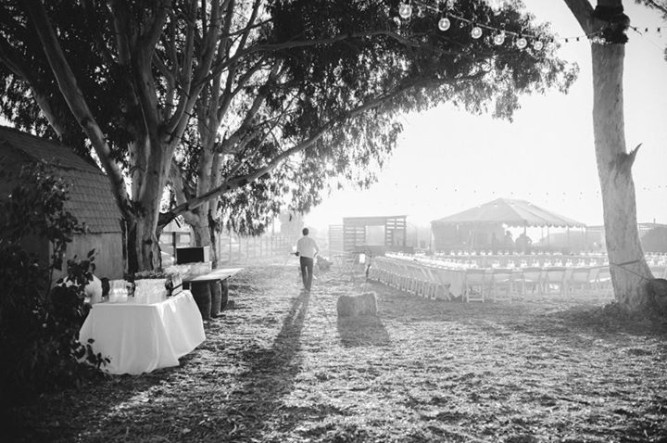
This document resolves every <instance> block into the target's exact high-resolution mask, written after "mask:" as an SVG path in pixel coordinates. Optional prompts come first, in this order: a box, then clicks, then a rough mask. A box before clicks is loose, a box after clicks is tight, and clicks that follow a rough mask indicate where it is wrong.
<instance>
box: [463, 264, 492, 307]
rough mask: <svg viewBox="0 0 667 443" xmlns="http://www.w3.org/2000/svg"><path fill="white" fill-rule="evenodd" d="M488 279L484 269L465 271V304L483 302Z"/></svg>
mask: <svg viewBox="0 0 667 443" xmlns="http://www.w3.org/2000/svg"><path fill="white" fill-rule="evenodd" d="M489 281H490V279H489V277H488V276H487V272H486V270H485V269H467V270H466V276H465V299H466V302H471V301H482V302H483V301H484V295H485V294H486V292H487V291H488V284H489Z"/></svg>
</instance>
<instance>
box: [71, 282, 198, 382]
mask: <svg viewBox="0 0 667 443" xmlns="http://www.w3.org/2000/svg"><path fill="white" fill-rule="evenodd" d="M90 339H92V340H93V341H92V342H91V343H90V345H91V347H92V350H93V351H94V352H95V353H96V354H97V353H100V354H101V355H102V357H106V358H108V359H109V363H108V364H106V365H103V366H102V369H103V370H104V371H106V372H108V373H110V374H141V373H144V372H151V371H154V370H156V369H160V368H166V367H172V366H178V365H179V362H178V359H179V358H181V357H183V356H184V355H186V354H188V353H190V352H191V351H192V350H194V349H195V348H196V347H197V346H199V345H200V344H201V343H202V342H203V341H204V340H205V339H206V336H205V334H204V325H203V321H202V317H201V314H200V312H199V309H198V308H197V304H196V303H195V301H194V298H193V297H192V294H191V293H190V291H187V290H184V291H181V292H180V293H179V294H177V295H174V296H172V297H168V298H166V297H164V298H162V299H159V300H144V301H141V300H134V301H133V300H131V298H130V301H124V302H120V303H118V302H116V303H114V302H104V303H97V304H94V305H93V306H92V309H91V311H90V313H89V314H88V317H87V318H86V320H85V321H84V323H83V326H82V327H81V330H80V331H79V341H80V342H81V343H83V344H84V345H85V344H87V343H88V340H90Z"/></svg>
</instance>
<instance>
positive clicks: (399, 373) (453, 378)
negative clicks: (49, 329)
mask: <svg viewBox="0 0 667 443" xmlns="http://www.w3.org/2000/svg"><path fill="white" fill-rule="evenodd" d="M230 289H231V290H230V294H231V295H230V300H231V301H232V303H231V306H230V307H229V309H228V310H227V311H225V313H224V315H223V317H221V318H218V319H215V320H212V321H210V322H207V324H206V335H207V340H206V341H205V342H204V343H203V344H202V345H201V346H200V347H199V348H197V349H196V350H195V351H194V352H193V353H191V354H190V355H188V356H186V357H185V358H183V359H182V360H181V366H180V367H177V368H170V369H164V370H159V371H155V372H153V373H151V374H145V375H142V376H120V377H118V376H116V377H109V376H107V377H104V378H102V379H101V380H96V381H94V382H90V383H89V384H86V385H84V386H83V387H81V388H80V389H78V390H72V391H68V392H59V393H54V394H51V395H48V396H44V397H43V398H42V399H41V400H40V401H39V402H38V403H37V404H34V405H29V406H25V407H22V408H20V409H17V411H16V413H17V417H18V418H16V419H15V420H14V432H13V435H14V436H15V437H16V440H17V441H30V442H32V441H54V442H55V441H62V442H116V441H131V442H185V441H187V442H276V443H277V442H309V441H312V442H431V441H433V442H447V441H452V442H515V443H519V442H651V441H667V377H666V375H665V374H666V373H667V341H666V340H665V339H666V337H667V331H666V330H665V328H664V327H658V326H656V325H654V324H650V323H649V322H642V321H636V320H633V321H630V322H625V321H624V320H623V319H622V318H620V316H619V314H618V313H617V312H616V310H615V309H614V308H613V306H607V307H606V308H603V306H605V304H608V303H610V302H611V300H610V299H609V298H605V297H604V296H602V295H599V294H598V295H596V294H592V295H591V294H589V295H586V296H584V295H580V294H575V295H573V296H570V297H545V296H542V297H527V298H524V299H521V300H516V301H514V302H513V303H509V302H502V303H501V302H498V303H493V302H487V303H470V304H466V303H454V302H443V301H434V300H426V299H423V298H418V297H415V296H413V295H408V294H404V293H401V292H399V291H397V290H395V289H392V288H387V287H385V286H382V285H379V284H374V283H369V282H366V281H365V280H364V279H363V278H362V277H361V276H360V275H352V274H349V273H346V274H343V273H340V272H337V271H336V269H332V270H331V271H329V272H327V273H321V274H320V275H319V278H318V279H317V281H316V282H315V284H314V288H313V291H312V292H311V293H310V294H308V293H303V292H301V291H300V283H299V282H298V278H297V269H296V262H294V263H292V262H290V263H288V264H286V265H276V266H261V267H254V268H248V269H246V270H245V271H244V272H243V273H241V274H239V275H238V276H237V277H236V278H235V280H234V281H233V282H232V284H231V288H230ZM365 291H374V292H375V293H376V294H377V298H378V306H379V315H378V317H367V318H362V317H359V318H355V319H347V320H341V321H339V319H338V318H337V315H336V300H337V297H338V296H339V295H341V294H353V293H361V292H365Z"/></svg>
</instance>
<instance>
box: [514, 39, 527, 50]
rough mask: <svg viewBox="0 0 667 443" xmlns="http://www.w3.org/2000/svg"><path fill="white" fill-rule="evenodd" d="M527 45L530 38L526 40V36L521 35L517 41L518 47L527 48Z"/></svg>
mask: <svg viewBox="0 0 667 443" xmlns="http://www.w3.org/2000/svg"><path fill="white" fill-rule="evenodd" d="M526 46H528V40H526V39H525V38H524V37H521V36H519V38H518V39H517V41H516V47H517V48H519V49H525V48H526Z"/></svg>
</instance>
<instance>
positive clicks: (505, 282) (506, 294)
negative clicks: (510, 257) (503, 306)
mask: <svg viewBox="0 0 667 443" xmlns="http://www.w3.org/2000/svg"><path fill="white" fill-rule="evenodd" d="M513 286H514V272H513V271H512V270H511V269H507V268H495V269H493V270H492V271H491V296H492V297H493V301H499V300H509V301H510V302H511V301H512V291H513V289H514V288H513Z"/></svg>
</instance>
